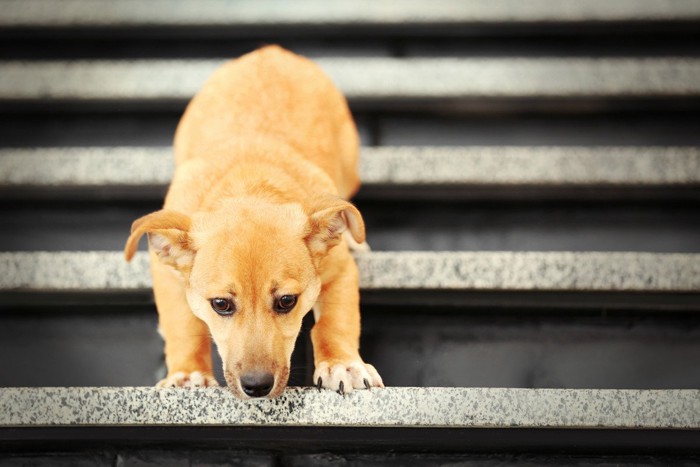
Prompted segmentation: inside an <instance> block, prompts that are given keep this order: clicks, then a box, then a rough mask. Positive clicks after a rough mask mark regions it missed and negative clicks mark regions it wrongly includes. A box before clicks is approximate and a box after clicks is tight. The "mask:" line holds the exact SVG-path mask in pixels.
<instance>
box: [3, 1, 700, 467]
mask: <svg viewBox="0 0 700 467" xmlns="http://www.w3.org/2000/svg"><path fill="white" fill-rule="evenodd" d="M397 5H399V2H393V3H391V4H390V3H386V2H378V1H369V0H355V1H349V0H341V1H337V2H333V3H328V2H319V1H314V0H303V1H297V2H267V3H264V2H253V1H241V2H228V1H224V0H211V1H207V2H185V1H164V0H154V1H149V2H141V1H136V0H122V1H120V2H109V1H106V0H99V1H92V2H88V1H81V0H64V1H63V2H60V3H59V2H53V1H44V0H22V1H20V0H17V1H12V0H3V1H0V44H1V45H2V46H1V47H0V218H1V219H2V229H0V250H2V251H0V343H2V347H1V348H2V350H3V352H2V355H1V356H0V465H71V466H72V465H120V466H122V465H238V464H241V465H261V466H263V465H265V466H267V465H275V466H277V465H285V466H297V465H300V466H301V465H314V466H325V465H363V466H364V465H460V466H472V465H473V466H494V467H495V466H504V465H508V466H510V465H513V466H515V465H517V466H530V465H533V466H534V465H566V466H608V465H624V466H627V465H630V466H631V465H645V466H647V465H648V466H662V465H664V466H665V465H697V464H698V456H699V455H700V363H699V362H700V314H699V312H700V209H699V208H700V149H699V148H700V131H698V129H700V46H698V44H700V3H698V2H695V1H691V0H687V1H683V0H677V1H668V2H662V1H654V0H634V1H633V0H619V1H614V2H611V1H599V0H578V1H575V0H558V1H545V0H527V1H516V0H491V1H477V2H468V3H467V2H454V1H446V0H433V1H432V2H429V3H425V2H405V3H401V4H400V6H399V7H397ZM266 43H279V44H281V45H283V46H285V47H287V48H289V49H291V50H294V51H296V52H298V53H301V54H303V55H307V56H309V57H311V58H314V59H315V60H316V61H317V62H318V63H319V64H320V65H321V66H322V67H323V68H324V69H325V70H326V71H327V72H328V73H329V74H330V75H331V76H332V77H333V79H334V81H335V82H336V83H337V84H338V85H339V87H340V88H341V89H342V91H343V92H344V93H345V94H346V96H347V97H348V99H349V101H350V105H351V108H352V110H353V113H354V116H355V118H356V121H357V123H358V127H359V131H360V136H361V140H362V144H363V148H362V157H361V174H362V179H363V181H364V185H363V188H362V190H361V191H360V193H359V194H358V196H357V198H356V200H355V202H356V204H357V206H358V207H359V208H360V211H361V212H362V213H363V215H364V217H365V221H366V223H367V232H368V240H369V243H370V245H371V246H372V248H373V251H372V252H369V253H363V254H359V255H358V256H357V262H358V265H359V267H360V271H361V289H362V313H363V314H362V318H363V336H362V343H361V347H362V353H363V356H364V358H365V359H366V360H368V361H370V362H372V363H373V364H375V366H376V367H377V368H378V370H379V372H380V373H381V374H382V376H383V378H384V381H385V383H386V384H387V385H388V386H389V387H388V388H386V389H383V390H378V389H373V390H371V391H355V392H353V393H352V394H350V395H346V396H341V395H339V394H336V393H334V392H330V391H321V392H319V391H317V390H316V389H312V388H310V387H308V386H309V385H310V383H311V376H312V373H313V359H312V355H311V347H310V342H309V330H310V328H311V327H312V326H313V320H312V318H311V317H310V316H309V317H307V318H308V319H307V320H306V321H305V324H304V327H303V330H302V334H301V335H300V337H299V340H298V343H297V346H296V350H295V353H294V356H293V365H292V366H293V368H292V375H291V379H290V385H291V386H296V387H291V388H289V389H288V390H287V391H286V392H285V394H284V395H283V396H282V397H281V398H279V399H276V400H272V401H269V400H259V401H252V402H242V401H239V400H237V399H235V398H233V397H232V396H231V395H230V394H229V393H228V392H227V390H226V389H223V388H216V389H198V390H176V389H167V390H156V389H154V388H153V387H152V386H153V384H154V383H155V381H157V380H158V379H159V378H160V377H162V376H163V374H164V371H165V368H164V364H163V356H162V342H161V340H160V337H159V336H158V334H157V332H156V324H157V323H156V321H157V319H156V312H155V307H154V304H153V300H152V295H151V291H150V276H149V274H148V258H147V256H146V253H145V251H142V252H140V253H139V254H137V257H136V258H135V260H134V261H133V262H132V263H129V264H127V263H126V262H124V260H123V256H122V253H121V249H122V247H123V244H124V241H125V239H126V237H127V234H128V229H129V226H130V224H131V222H132V221H133V220H134V219H136V218H138V217H140V216H141V215H143V214H146V213H148V212H151V211H153V210H156V209H158V208H159V207H160V205H161V202H162V198H163V195H164V193H165V189H166V186H167V184H168V182H169V180H170V177H171V175H172V170H173V167H172V160H171V149H170V143H171V139H172V136H173V132H174V130H175V125H176V124H177V121H178V119H179V117H180V114H181V112H182V110H183V109H184V106H185V104H186V102H187V101H188V99H189V98H190V97H191V96H192V94H193V93H194V92H195V91H196V90H197V89H198V88H199V86H200V85H201V84H202V82H203V81H204V80H205V79H206V77H207V76H208V75H209V73H211V71H212V70H213V69H214V68H216V66H217V65H218V64H220V63H221V62H222V61H223V60H225V59H228V58H231V57H235V56H237V55H240V54H242V53H245V52H248V51H250V50H253V49H255V48H256V47H258V46H260V45H262V44H266ZM143 243H145V242H143ZM142 248H145V245H142ZM215 366H218V365H215ZM218 377H219V378H220V379H221V375H220V374H219V375H218Z"/></svg>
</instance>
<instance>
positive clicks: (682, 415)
mask: <svg viewBox="0 0 700 467" xmlns="http://www.w3.org/2000/svg"><path fill="white" fill-rule="evenodd" d="M252 424H255V425H258V424H264V425H267V426H366V427H369V426H380V427H442V428H447V427H451V428H475V427H489V428H579V429H586V428H595V429H603V428H607V429H621V428H622V429H627V428H637V429H639V428H645V429H652V428H653V429H680V428H683V429H688V428H692V429H697V428H700V390H695V389H692V390H624V389H521V388H385V389H372V390H371V391H365V390H358V391H354V392H353V393H351V394H348V395H345V396H341V395H339V394H337V393H335V392H333V391H318V390H317V389H315V388H289V389H287V390H286V391H285V393H284V394H283V395H282V396H281V397H280V398H278V399H275V400H259V401H241V400H238V399H236V398H235V397H234V396H233V395H232V394H231V393H230V392H229V391H228V390H227V389H224V388H206V389H191V390H182V389H165V390H164V389H156V388H151V387H136V388H105V387H102V388H94V387H93V388H1V389H0V426H41V425H53V426H80V425H91V426H95V425H111V426H119V425H239V426H240V425H252Z"/></svg>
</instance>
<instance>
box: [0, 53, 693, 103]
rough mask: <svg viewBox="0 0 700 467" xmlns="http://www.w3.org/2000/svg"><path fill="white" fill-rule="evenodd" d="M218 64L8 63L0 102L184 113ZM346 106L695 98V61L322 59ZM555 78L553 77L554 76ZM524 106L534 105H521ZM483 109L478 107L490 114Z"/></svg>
mask: <svg viewBox="0 0 700 467" xmlns="http://www.w3.org/2000/svg"><path fill="white" fill-rule="evenodd" d="M221 63H222V60H125V61H102V60H95V61H44V62H41V61H33V62H21V61H6V62H1V63H0V101H3V102H5V103H6V104H7V103H12V102H15V103H19V104H22V103H29V104H31V102H33V101H39V100H40V101H41V103H42V105H47V104H50V103H51V102H52V101H59V102H60V101H71V102H75V103H80V102H83V103H92V104H99V103H102V102H106V101H112V102H114V101H119V102H120V103H122V104H127V103H129V102H133V103H139V102H144V103H150V104H153V103H156V102H157V101H160V102H163V103H174V104H176V105H177V106H178V107H181V105H182V103H184V101H186V100H188V99H189V98H190V97H192V95H193V94H194V93H195V92H196V91H197V90H198V89H199V88H200V87H201V85H202V84H203V83H204V81H205V80H206V79H207V77H208V76H209V75H210V74H211V73H212V72H213V71H214V69H216V67H217V66H219V65H220V64H221ZM317 63H318V64H319V65H320V66H321V67H322V68H324V69H325V70H326V71H327V72H328V73H329V74H330V75H331V77H332V78H333V79H334V81H335V82H336V84H337V85H338V86H339V87H340V89H341V90H342V91H343V93H344V94H345V95H346V96H347V97H348V99H349V100H350V101H351V103H353V102H354V103H355V104H359V105H363V104H364V105H370V106H371V105H377V106H384V105H394V104H396V105H414V104H415V105H421V103H427V104H430V103H434V102H439V103H441V105H442V106H443V107H442V108H443V110H444V109H445V107H444V106H445V105H447V104H449V105H450V106H452V107H455V106H459V105H460V104H463V103H469V104H470V105H472V106H477V105H478V104H479V102H482V103H483V102H484V100H486V101H491V100H495V101H507V102H510V103H513V104H514V105H518V102H520V104H521V105H525V106H532V105H533V104H534V103H536V102H537V101H539V100H545V101H547V100H551V99H554V100H558V99H573V100H574V101H577V100H581V99H586V98H592V99H595V98H601V99H606V100H608V99H617V100H620V99H622V100H624V99H639V98H641V99H648V98H685V99H687V98H690V97H698V96H700V60H698V59H694V58H648V59H638V58H507V59H505V58H469V59H461V58H404V59H399V58H320V59H318V60H317ZM552 77H556V79H552ZM523 99H533V100H532V101H523ZM487 107H488V106H486V107H483V106H482V107H481V108H487Z"/></svg>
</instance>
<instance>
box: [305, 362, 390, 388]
mask: <svg viewBox="0 0 700 467" xmlns="http://www.w3.org/2000/svg"><path fill="white" fill-rule="evenodd" d="M314 381H316V387H317V388H319V389H321V388H326V389H331V390H333V391H337V392H338V394H343V395H344V394H349V393H351V392H352V391H353V390H354V389H370V388H372V387H379V388H383V387H384V383H383V382H382V377H381V376H379V373H377V370H376V369H375V368H374V367H373V366H372V365H370V364H369V363H364V362H362V361H361V360H353V361H350V362H338V361H335V362H333V361H331V362H328V361H324V362H321V363H319V364H318V366H317V367H316V371H315V372H314Z"/></svg>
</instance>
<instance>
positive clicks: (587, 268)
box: [0, 233, 700, 293]
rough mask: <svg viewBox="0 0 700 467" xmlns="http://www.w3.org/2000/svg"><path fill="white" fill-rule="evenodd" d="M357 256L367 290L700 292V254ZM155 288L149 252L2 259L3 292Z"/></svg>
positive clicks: (26, 254)
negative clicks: (126, 255) (129, 256)
mask: <svg viewBox="0 0 700 467" xmlns="http://www.w3.org/2000/svg"><path fill="white" fill-rule="evenodd" d="M125 235H126V233H125ZM356 258H357V263H358V267H359V269H360V276H361V280H360V286H361V288H363V289H365V290H368V291H371V290H386V289H395V290H426V291H435V290H445V291H449V290H474V291H479V290H481V291H483V290H491V291H499V290H500V291H508V290H511V291H512V290H520V291H579V292H595V291H600V292H615V291H619V292H622V291H626V292H674V293H682V292H698V291H700V254H682V253H604V252H600V253H595V252H584V253H570V252H369V253H363V254H359V255H357V256H356ZM150 286H151V282H150V273H149V269H148V255H147V254H146V253H145V252H140V253H138V254H137V255H136V257H135V258H134V260H133V261H132V262H131V263H126V262H125V261H124V258H123V254H122V253H121V252H105V251H92V252H2V253H0V291H5V292H8V291H25V292H29V291H43V292H49V291H54V292H61V291H110V290H111V291H138V290H145V289H148V288H150Z"/></svg>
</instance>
